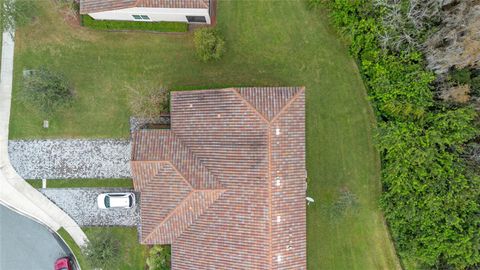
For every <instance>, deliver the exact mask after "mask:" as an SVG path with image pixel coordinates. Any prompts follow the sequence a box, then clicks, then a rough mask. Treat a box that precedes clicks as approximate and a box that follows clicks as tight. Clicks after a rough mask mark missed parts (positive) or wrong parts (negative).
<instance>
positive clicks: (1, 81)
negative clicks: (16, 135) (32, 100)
mask: <svg viewBox="0 0 480 270" xmlns="http://www.w3.org/2000/svg"><path fill="white" fill-rule="evenodd" d="M12 36H13V34H10V33H8V32H4V33H3V41H2V62H1V71H0V203H2V204H5V205H8V206H9V207H10V208H12V209H14V210H15V211H17V212H20V213H22V214H24V215H26V216H28V217H31V218H32V219H34V220H36V221H38V222H40V223H42V224H44V225H46V226H47V227H49V228H50V229H51V230H53V231H57V230H58V229H60V228H61V227H64V228H65V230H67V232H68V233H70V235H71V236H72V238H73V239H74V240H75V242H76V243H77V244H78V245H80V246H83V245H84V244H85V241H86V239H87V238H86V235H85V233H84V232H83V231H82V229H81V228H80V227H79V226H78V224H77V223H75V221H74V220H73V219H72V218H70V217H69V216H68V215H67V214H66V213H65V212H63V211H62V210H61V209H60V208H59V207H58V206H56V205H55V204H54V203H52V202H51V201H50V200H49V199H47V198H46V197H45V196H43V195H42V194H41V193H40V192H39V191H38V190H36V189H34V188H33V187H32V186H30V185H29V184H28V183H27V182H25V180H23V179H22V178H21V177H20V176H19V175H18V174H17V172H16V171H15V170H14V169H13V167H12V165H11V164H10V160H9V156H8V126H9V121H10V105H11V99H12V79H13V53H14V47H15V44H14V41H13V38H12Z"/></svg>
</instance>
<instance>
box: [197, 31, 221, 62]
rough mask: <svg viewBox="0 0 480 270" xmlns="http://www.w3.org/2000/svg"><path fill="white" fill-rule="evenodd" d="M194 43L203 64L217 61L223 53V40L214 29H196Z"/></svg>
mask: <svg viewBox="0 0 480 270" xmlns="http://www.w3.org/2000/svg"><path fill="white" fill-rule="evenodd" d="M194 41H195V47H196V49H197V55H198V57H199V58H200V59H201V60H202V61H204V62H207V61H210V60H219V59H220V58H221V57H222V55H223V53H224V52H225V40H224V39H223V37H222V36H221V35H220V33H219V32H218V30H216V29H214V28H201V29H198V30H197V31H195V36H194Z"/></svg>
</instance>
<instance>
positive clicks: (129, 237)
mask: <svg viewBox="0 0 480 270" xmlns="http://www.w3.org/2000/svg"><path fill="white" fill-rule="evenodd" d="M82 229H83V231H84V232H85V234H86V235H87V238H88V237H91V236H92V235H94V234H95V233H102V232H104V231H107V230H108V231H110V232H111V233H113V235H114V236H115V238H116V239H117V240H118V242H119V243H120V251H121V253H122V254H121V255H120V256H119V257H118V258H117V265H118V268H115V270H131V269H145V262H146V259H147V257H148V247H147V246H145V245H140V243H139V241H138V236H137V228H136V227H132V228H130V227H108V228H101V227H83V228H82ZM82 270H83V269H82Z"/></svg>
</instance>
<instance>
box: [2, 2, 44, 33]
mask: <svg viewBox="0 0 480 270" xmlns="http://www.w3.org/2000/svg"><path fill="white" fill-rule="evenodd" d="M37 10H38V9H37V1H36V0H0V11H1V13H0V20H1V24H2V26H3V29H4V30H8V29H13V28H14V27H21V26H24V25H26V24H28V23H30V22H31V21H32V20H33V18H34V17H35V15H36V14H37Z"/></svg>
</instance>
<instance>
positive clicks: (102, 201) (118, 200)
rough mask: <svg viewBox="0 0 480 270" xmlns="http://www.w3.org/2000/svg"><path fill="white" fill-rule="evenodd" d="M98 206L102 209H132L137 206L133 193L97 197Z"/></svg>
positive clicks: (106, 194) (105, 194) (103, 194)
mask: <svg viewBox="0 0 480 270" xmlns="http://www.w3.org/2000/svg"><path fill="white" fill-rule="evenodd" d="M97 205H98V207H99V208H101V209H109V208H131V207H133V206H134V205H135V194H133V192H123V193H102V194H100V195H98V197H97Z"/></svg>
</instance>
